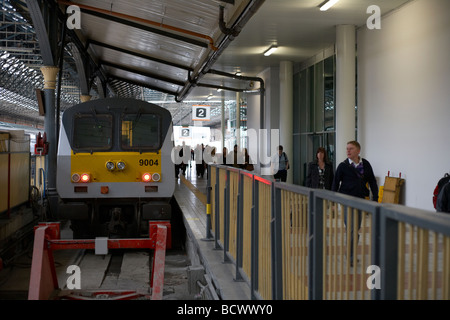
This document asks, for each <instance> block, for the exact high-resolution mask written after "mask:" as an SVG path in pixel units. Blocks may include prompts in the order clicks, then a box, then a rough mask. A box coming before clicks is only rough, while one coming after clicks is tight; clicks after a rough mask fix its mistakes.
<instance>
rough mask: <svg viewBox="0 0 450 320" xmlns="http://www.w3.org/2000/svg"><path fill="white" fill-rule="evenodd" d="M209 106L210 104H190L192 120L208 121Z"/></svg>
mask: <svg viewBox="0 0 450 320" xmlns="http://www.w3.org/2000/svg"><path fill="white" fill-rule="evenodd" d="M210 108H211V107H210V106H192V120H194V121H209V120H210V117H211V116H210V112H211V111H210Z"/></svg>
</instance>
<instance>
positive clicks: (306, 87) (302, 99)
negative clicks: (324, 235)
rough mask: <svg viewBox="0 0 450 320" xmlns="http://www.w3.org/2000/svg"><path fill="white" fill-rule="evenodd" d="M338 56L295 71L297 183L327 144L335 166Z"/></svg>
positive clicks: (302, 183) (301, 181)
mask: <svg viewBox="0 0 450 320" xmlns="http://www.w3.org/2000/svg"><path fill="white" fill-rule="evenodd" d="M334 105H335V56H334V55H333V56H331V57H328V58H326V59H325V60H322V61H320V62H318V63H316V64H314V65H312V66H310V67H308V68H305V69H303V70H301V71H300V72H299V73H297V74H295V75H294V119H295V120H296V121H294V155H293V158H294V159H293V163H294V165H293V174H294V183H295V184H299V185H305V180H306V173H307V172H306V170H307V165H308V163H309V162H311V161H313V160H314V159H315V153H316V150H317V148H318V147H324V148H325V150H326V151H327V153H328V158H329V159H330V161H331V162H332V163H333V167H335V159H334V155H335V143H336V142H335V108H334Z"/></svg>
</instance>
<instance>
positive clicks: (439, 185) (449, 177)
mask: <svg viewBox="0 0 450 320" xmlns="http://www.w3.org/2000/svg"><path fill="white" fill-rule="evenodd" d="M448 182H450V175H449V174H448V173H446V174H445V175H444V176H443V177H442V178H441V179H439V181H438V183H437V185H436V187H435V188H434V191H433V206H434V208H435V209H436V202H437V197H438V195H439V192H440V191H441V190H442V187H443V186H444V185H446V184H447V183H448Z"/></svg>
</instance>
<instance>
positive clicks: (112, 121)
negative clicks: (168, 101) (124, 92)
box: [56, 98, 175, 239]
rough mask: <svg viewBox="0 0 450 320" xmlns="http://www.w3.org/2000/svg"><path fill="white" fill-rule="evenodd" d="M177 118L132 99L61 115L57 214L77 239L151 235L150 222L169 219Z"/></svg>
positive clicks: (89, 104) (101, 102)
mask: <svg viewBox="0 0 450 320" xmlns="http://www.w3.org/2000/svg"><path fill="white" fill-rule="evenodd" d="M172 135H173V124H172V116H171V114H170V112H169V111H168V110H167V109H164V108H162V107H160V106H158V105H155V104H152V103H149V102H146V101H143V100H137V99H133V98H105V99H98V100H91V101H88V102H83V103H80V104H77V105H74V106H72V107H70V108H68V109H67V110H65V111H64V113H63V115H62V118H61V126H60V134H59V142H58V151H57V178H56V179H57V181H56V189H57V192H58V195H59V204H58V217H59V219H60V220H66V221H68V220H70V222H71V228H72V231H73V237H74V238H80V239H83V238H84V239H87V238H92V237H101V236H105V237H110V238H129V237H143V236H145V235H147V236H148V221H150V220H170V219H171V215H172V202H173V193H174V189H175V180H174V179H173V173H174V170H175V167H174V163H173V161H172V158H171V152H172V150H173V146H174V144H173V139H172Z"/></svg>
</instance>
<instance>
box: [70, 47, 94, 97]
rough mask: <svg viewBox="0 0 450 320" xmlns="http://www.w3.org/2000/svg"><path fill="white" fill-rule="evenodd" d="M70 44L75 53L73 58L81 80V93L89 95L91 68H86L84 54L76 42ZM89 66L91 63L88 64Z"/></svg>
mask: <svg viewBox="0 0 450 320" xmlns="http://www.w3.org/2000/svg"><path fill="white" fill-rule="evenodd" d="M68 46H69V47H70V50H71V52H72V54H73V59H74V60H75V65H76V68H77V72H78V79H79V80H80V90H81V94H83V95H88V94H89V91H90V90H89V81H88V76H87V75H88V72H89V70H86V68H85V66H86V62H85V59H84V57H83V55H82V54H81V53H80V51H79V50H78V48H77V46H76V45H75V44H72V43H69V44H68ZM87 66H89V65H87Z"/></svg>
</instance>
